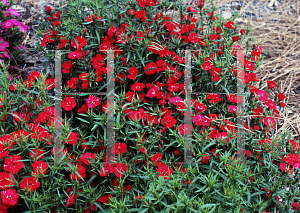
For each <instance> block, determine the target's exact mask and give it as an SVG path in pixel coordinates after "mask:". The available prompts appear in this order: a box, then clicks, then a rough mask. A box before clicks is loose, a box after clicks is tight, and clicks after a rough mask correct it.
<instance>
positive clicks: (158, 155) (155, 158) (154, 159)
mask: <svg viewBox="0 0 300 213" xmlns="http://www.w3.org/2000/svg"><path fill="white" fill-rule="evenodd" d="M161 158H162V154H161V153H159V152H158V153H156V154H155V155H153V156H152V157H150V160H151V161H152V163H154V164H155V163H158V162H159V161H160V160H161Z"/></svg>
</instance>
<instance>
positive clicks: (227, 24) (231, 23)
mask: <svg viewBox="0 0 300 213" xmlns="http://www.w3.org/2000/svg"><path fill="white" fill-rule="evenodd" d="M233 25H234V22H232V21H228V22H226V23H225V24H224V27H226V28H229V29H232V30H234V26H233Z"/></svg>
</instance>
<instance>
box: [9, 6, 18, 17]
mask: <svg viewBox="0 0 300 213" xmlns="http://www.w3.org/2000/svg"><path fill="white" fill-rule="evenodd" d="M7 12H8V13H10V14H11V15H13V16H16V17H19V16H20V13H18V12H17V11H16V10H14V9H11V8H9V9H8V10H7Z"/></svg>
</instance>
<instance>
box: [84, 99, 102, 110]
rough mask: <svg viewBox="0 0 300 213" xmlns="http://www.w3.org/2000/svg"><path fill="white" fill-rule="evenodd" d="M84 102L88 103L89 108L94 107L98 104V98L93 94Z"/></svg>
mask: <svg viewBox="0 0 300 213" xmlns="http://www.w3.org/2000/svg"><path fill="white" fill-rule="evenodd" d="M86 103H87V105H88V107H89V108H95V107H97V106H99V104H100V99H99V98H97V97H95V96H90V97H88V99H87V100H86Z"/></svg>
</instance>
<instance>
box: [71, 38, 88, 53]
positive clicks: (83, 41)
mask: <svg viewBox="0 0 300 213" xmlns="http://www.w3.org/2000/svg"><path fill="white" fill-rule="evenodd" d="M76 40H77V43H78V46H77V44H76V43H75V41H74V39H72V42H71V46H72V47H73V48H77V49H78V50H79V49H82V48H83V47H84V46H85V45H86V44H87V40H86V39H85V38H84V37H82V36H77V37H76Z"/></svg>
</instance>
